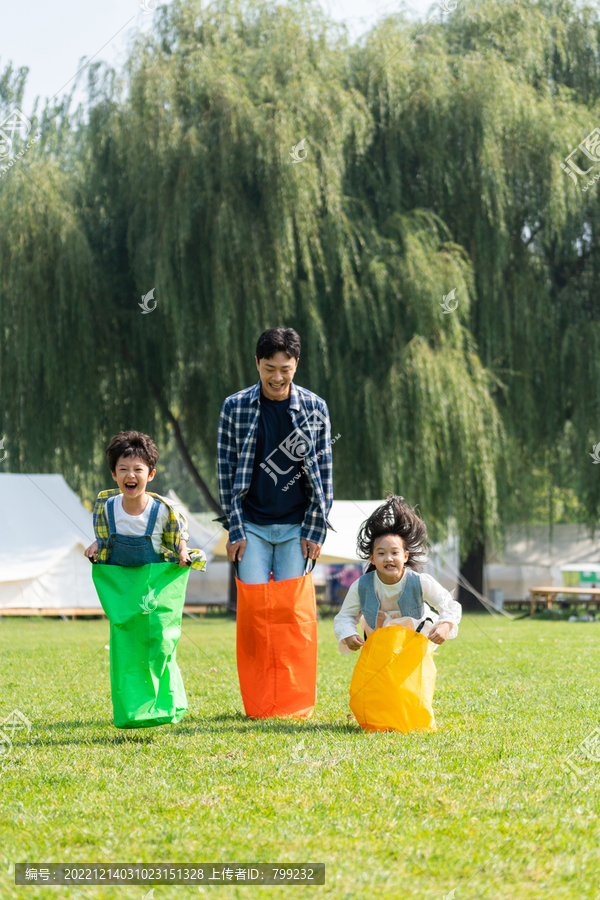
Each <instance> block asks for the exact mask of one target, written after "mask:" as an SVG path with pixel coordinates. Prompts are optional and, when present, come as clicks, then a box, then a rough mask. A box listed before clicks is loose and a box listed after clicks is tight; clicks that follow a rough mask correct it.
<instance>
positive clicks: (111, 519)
mask: <svg viewBox="0 0 600 900" xmlns="http://www.w3.org/2000/svg"><path fill="white" fill-rule="evenodd" d="M115 500H116V497H109V498H108V500H107V501H106V515H107V517H108V530H109V531H110V536H111V537H113V536H114V535H115V534H116V533H117V526H116V525H115V510H114V506H115Z"/></svg>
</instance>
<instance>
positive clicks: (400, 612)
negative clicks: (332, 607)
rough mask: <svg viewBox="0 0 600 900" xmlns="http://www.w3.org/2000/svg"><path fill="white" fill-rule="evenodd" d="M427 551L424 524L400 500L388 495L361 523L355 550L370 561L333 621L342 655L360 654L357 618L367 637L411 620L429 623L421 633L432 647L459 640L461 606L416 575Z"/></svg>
mask: <svg viewBox="0 0 600 900" xmlns="http://www.w3.org/2000/svg"><path fill="white" fill-rule="evenodd" d="M426 545H427V529H426V527H425V523H424V522H423V520H422V519H421V518H419V516H418V515H417V514H416V512H415V511H414V509H412V507H410V506H409V505H408V504H407V503H406V502H405V500H404V498H403V497H396V496H394V495H391V496H390V497H389V498H388V500H387V501H386V502H385V503H383V504H382V505H381V506H379V507H378V508H377V509H376V510H375V512H374V513H372V514H371V515H370V516H369V518H368V519H367V520H366V521H365V522H363V524H362V526H361V528H360V531H359V533H358V539H357V550H358V555H359V556H360V557H362V558H363V559H368V560H369V566H368V568H367V571H366V573H365V574H364V575H362V576H361V577H360V578H359V579H358V580H357V581H355V582H354V584H353V585H352V586H351V587H350V589H349V591H348V593H347V594H346V599H345V600H344V603H343V606H342V608H341V610H340V611H339V613H338V614H337V616H336V617H335V620H334V630H335V636H336V637H337V639H338V641H339V648H340V651H341V652H342V653H350V652H351V651H352V650H359V649H360V648H361V646H362V645H363V644H364V640H363V639H362V638H361V637H360V635H359V634H358V632H357V628H356V626H357V624H358V621H359V620H360V619H361V618H362V621H361V627H362V630H363V632H364V633H365V635H367V636H368V635H369V634H371V632H373V631H375V629H376V628H381V627H382V625H383V624H384V622H386V619H387V621H390V619H391V620H392V621H394V620H395V622H397V624H404V623H403V622H401V621H400V619H401V617H410V618H411V619H413V620H414V625H415V627H416V628H418V627H419V625H420V623H422V622H426V620H427V619H429V621H430V622H431V623H432V624H431V626H430V627H431V630H430V631H427V627H425V628H423V633H424V634H426V635H427V637H428V638H429V640H430V641H433V643H434V644H443V643H444V641H445V640H447V639H448V638H455V637H456V636H457V634H458V623H459V622H460V619H461V615H462V610H461V606H460V603H457V602H456V600H453V599H452V595H451V594H450V592H449V591H447V590H446V589H445V588H443V587H442V585H441V584H439V583H438V582H437V581H436V580H435V578H432V577H431V575H419V574H418V573H417V567H418V564H419V562H423V561H424V559H425V552H426ZM430 606H431V607H433V608H434V609H436V610H437V612H438V613H439V615H436V614H435V613H433V612H432V611H431V609H430ZM386 624H387V622H386Z"/></svg>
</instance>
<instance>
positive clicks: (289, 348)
mask: <svg viewBox="0 0 600 900" xmlns="http://www.w3.org/2000/svg"><path fill="white" fill-rule="evenodd" d="M279 352H281V353H285V354H286V356H288V357H289V358H290V359H291V358H292V357H293V358H294V359H300V335H299V334H298V332H297V331H294V329H293V328H283V327H282V326H281V325H280V326H278V327H277V328H268V329H267V330H266V331H263V333H262V334H261V336H260V337H259V339H258V341H257V343H256V358H257V359H271V357H272V356H274V355H275V353H279Z"/></svg>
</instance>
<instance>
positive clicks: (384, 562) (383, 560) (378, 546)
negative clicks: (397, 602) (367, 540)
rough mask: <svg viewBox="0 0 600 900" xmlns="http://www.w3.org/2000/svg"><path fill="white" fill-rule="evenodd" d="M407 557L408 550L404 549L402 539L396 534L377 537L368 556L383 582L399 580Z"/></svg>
mask: <svg viewBox="0 0 600 900" xmlns="http://www.w3.org/2000/svg"><path fill="white" fill-rule="evenodd" d="M407 559H408V550H405V549H404V541H403V540H402V538H401V537H400V536H399V535H397V534H386V535H384V536H383V537H381V538H377V539H376V541H375V545H374V547H373V552H372V553H371V555H370V556H369V562H371V563H372V564H373V565H374V566H375V568H376V569H377V574H378V575H379V578H380V579H381V581H383V583H384V584H396V582H398V581H400V579H401V578H402V575H403V574H404V566H405V564H406V560H407Z"/></svg>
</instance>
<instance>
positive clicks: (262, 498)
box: [242, 394, 307, 525]
mask: <svg viewBox="0 0 600 900" xmlns="http://www.w3.org/2000/svg"><path fill="white" fill-rule="evenodd" d="M289 406H290V401H289V397H288V399H287V400H269V398H268V397H265V396H264V395H263V394H261V395H260V416H259V418H258V432H257V435H256V452H255V454H254V468H253V470H252V481H251V482H250V488H249V490H248V493H247V494H246V497H245V499H244V502H243V504H242V509H243V513H244V518H245V519H248V521H250V522H254V524H255V525H298V524H300V523H301V522H302V521H303V519H304V514H305V512H306V506H307V497H306V490H305V475H304V471H303V469H304V459H295V458H294V457H296V456H298V455H299V453H298V450H297V446H298V443H297V442H296V441H294V437H293V435H294V423H293V422H292V418H291V416H290V415H289V414H288V409H289ZM286 439H287V440H286ZM282 444H284V448H285V449H282V447H281V445H282ZM300 446H302V444H300ZM286 451H287V452H286ZM290 482H291V483H290ZM284 487H287V490H285V491H284V490H282V489H283V488H284Z"/></svg>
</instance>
